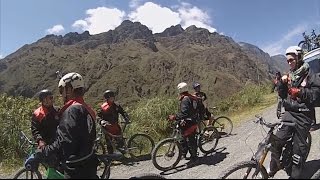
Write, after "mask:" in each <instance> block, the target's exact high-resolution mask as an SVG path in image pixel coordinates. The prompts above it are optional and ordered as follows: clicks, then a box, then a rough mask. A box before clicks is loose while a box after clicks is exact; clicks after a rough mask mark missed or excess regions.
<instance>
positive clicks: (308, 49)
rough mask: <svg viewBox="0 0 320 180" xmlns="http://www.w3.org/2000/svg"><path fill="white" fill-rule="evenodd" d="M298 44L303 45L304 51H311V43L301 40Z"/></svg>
mask: <svg viewBox="0 0 320 180" xmlns="http://www.w3.org/2000/svg"><path fill="white" fill-rule="evenodd" d="M298 46H299V47H301V49H302V50H303V51H304V52H308V51H310V44H309V43H307V42H306V41H300V42H299V44H298Z"/></svg>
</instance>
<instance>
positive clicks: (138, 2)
mask: <svg viewBox="0 0 320 180" xmlns="http://www.w3.org/2000/svg"><path fill="white" fill-rule="evenodd" d="M142 1H143V0H131V1H130V2H129V7H130V8H137V7H138V6H140V5H141V3H142Z"/></svg>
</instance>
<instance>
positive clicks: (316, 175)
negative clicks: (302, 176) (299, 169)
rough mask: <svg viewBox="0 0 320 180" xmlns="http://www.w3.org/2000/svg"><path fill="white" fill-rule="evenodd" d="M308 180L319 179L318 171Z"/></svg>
mask: <svg viewBox="0 0 320 180" xmlns="http://www.w3.org/2000/svg"><path fill="white" fill-rule="evenodd" d="M310 179H320V169H319V170H318V171H317V172H316V173H314V175H312V177H311V178H310Z"/></svg>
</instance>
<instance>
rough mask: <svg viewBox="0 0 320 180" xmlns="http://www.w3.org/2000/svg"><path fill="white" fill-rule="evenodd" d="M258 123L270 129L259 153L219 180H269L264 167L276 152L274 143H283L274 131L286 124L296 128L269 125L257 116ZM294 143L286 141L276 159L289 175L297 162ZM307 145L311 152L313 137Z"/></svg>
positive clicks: (259, 146) (234, 167) (291, 124)
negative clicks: (279, 155)
mask: <svg viewBox="0 0 320 180" xmlns="http://www.w3.org/2000/svg"><path fill="white" fill-rule="evenodd" d="M256 118H257V121H255V123H259V124H261V125H263V126H265V127H267V128H269V131H268V133H267V135H266V137H265V138H264V139H263V140H262V141H261V142H260V143H259V145H258V149H257V151H256V152H255V153H254V155H253V156H252V158H251V160H250V161H243V162H240V163H237V164H235V165H233V166H231V167H230V168H228V169H227V170H225V171H224V172H222V173H221V174H220V175H219V177H218V179H235V178H237V179H239V178H242V179H250V178H252V179H253V178H259V179H260V178H262V179H268V173H267V171H266V169H265V167H264V165H263V163H264V161H265V159H266V157H267V155H268V153H269V151H271V152H275V149H274V143H275V142H277V141H281V140H280V139H279V138H278V137H277V136H276V135H274V133H273V131H274V129H275V128H276V127H278V126H279V125H280V124H282V123H283V124H285V125H288V126H295V124H294V123H286V122H281V123H280V122H277V123H273V124H272V123H267V122H266V121H265V120H264V119H263V118H262V117H260V116H257V115H256ZM292 143H293V140H292V138H290V139H289V140H287V141H286V143H285V145H284V150H283V152H282V154H281V158H280V159H276V161H277V165H278V167H280V168H281V169H284V170H285V171H286V172H287V173H288V171H290V168H291V166H292V163H293V160H295V159H294V158H293V157H292V156H293V152H292ZM307 144H308V148H309V151H310V145H309V144H311V135H310V133H309V134H308V137H307Z"/></svg>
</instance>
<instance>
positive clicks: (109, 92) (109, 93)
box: [103, 90, 115, 99]
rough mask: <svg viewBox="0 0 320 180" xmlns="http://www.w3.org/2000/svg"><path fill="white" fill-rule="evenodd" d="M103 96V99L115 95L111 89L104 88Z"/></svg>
mask: <svg viewBox="0 0 320 180" xmlns="http://www.w3.org/2000/svg"><path fill="white" fill-rule="evenodd" d="M103 97H104V98H105V99H108V98H110V97H115V93H114V92H113V91H111V90H106V91H105V92H104V93H103Z"/></svg>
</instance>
